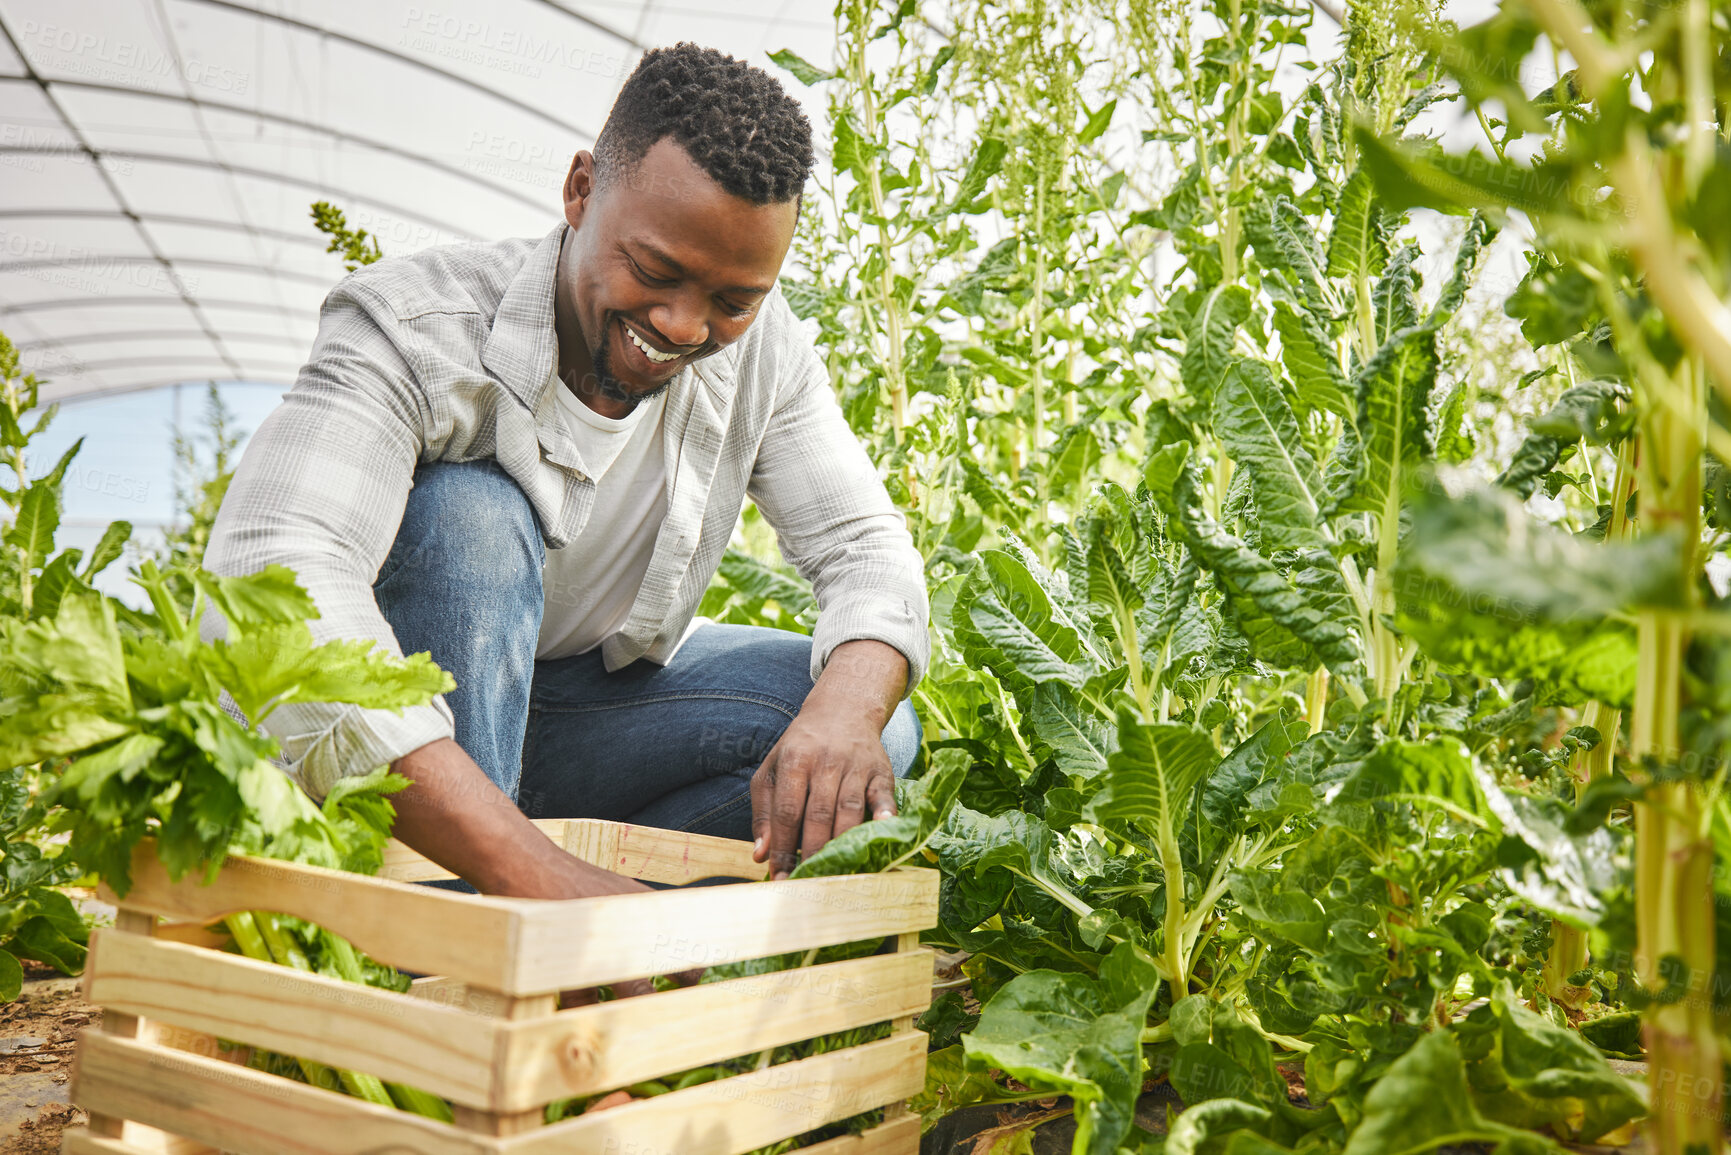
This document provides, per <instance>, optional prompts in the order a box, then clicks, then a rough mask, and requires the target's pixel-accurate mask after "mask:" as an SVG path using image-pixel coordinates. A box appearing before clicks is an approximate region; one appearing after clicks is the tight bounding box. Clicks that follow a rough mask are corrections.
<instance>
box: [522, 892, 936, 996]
mask: <svg viewBox="0 0 1731 1155" xmlns="http://www.w3.org/2000/svg"><path fill="white" fill-rule="evenodd" d="M723 893H725V899H723V897H722V895H723ZM519 909H520V911H521V916H522V923H521V934H522V938H521V939H520V941H519V943H518V949H517V950H516V951H515V952H514V953H513V954H512V956H511V961H512V964H513V966H512V970H511V975H510V981H509V983H508V984H506V985H505V986H503V987H502V988H501V989H505V990H522V991H535V990H563V989H567V988H572V987H590V986H598V985H602V984H606V983H612V982H619V981H623V980H626V979H638V978H648V977H650V976H652V975H664V974H675V973H678V972H680V971H684V970H690V969H694V968H698V967H711V966H718V965H720V964H722V963H732V962H742V961H745V960H747V959H756V958H765V957H767V956H769V955H777V954H785V953H788V952H790V951H800V950H807V949H810V948H812V947H820V946H831V945H833V944H835V943H843V942H856V941H859V940H862V939H868V938H883V937H885V936H887V935H897V934H901V933H903V932H905V931H920V930H924V929H926V928H927V927H930V926H933V925H935V924H936V923H937V920H938V873H937V871H935V870H926V869H912V870H909V869H902V870H893V871H889V872H887V873H885V874H847V875H838V876H835V877H832V878H808V879H797V880H792V881H787V882H777V883H773V884H770V885H765V886H756V885H752V886H734V887H725V888H718V889H698V890H664V891H659V892H657V893H655V894H609V895H603V896H601V897H599V898H585V899H577V900H573V901H566V902H536V903H530V902H524V903H522V904H520V907H519ZM656 927H664V928H667V929H665V930H661V931H656V930H654V929H651V928H656Z"/></svg>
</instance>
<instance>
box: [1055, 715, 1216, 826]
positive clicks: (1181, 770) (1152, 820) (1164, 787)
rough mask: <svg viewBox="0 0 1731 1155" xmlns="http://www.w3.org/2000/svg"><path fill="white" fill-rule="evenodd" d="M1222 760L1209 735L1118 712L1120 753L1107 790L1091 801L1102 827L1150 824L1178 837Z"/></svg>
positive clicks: (1111, 764)
mask: <svg viewBox="0 0 1731 1155" xmlns="http://www.w3.org/2000/svg"><path fill="white" fill-rule="evenodd" d="M1219 764H1220V755H1219V754H1218V753H1216V752H1215V749H1214V743H1213V742H1212V741H1210V740H1209V738H1208V735H1206V734H1204V733H1203V732H1202V731H1200V730H1197V729H1193V728H1192V727H1190V726H1180V725H1177V724H1175V723H1149V722H1144V721H1142V720H1141V719H1140V718H1138V717H1137V716H1136V712H1135V711H1134V710H1132V709H1131V708H1130V707H1128V706H1120V707H1119V709H1118V749H1117V750H1115V751H1114V752H1113V753H1112V755H1111V757H1110V758H1108V759H1107V763H1106V765H1107V770H1106V777H1105V778H1104V779H1103V782H1102V789H1101V790H1100V792H1099V793H1098V794H1096V795H1095V796H1094V797H1093V798H1091V799H1090V800H1089V801H1088V809H1087V812H1088V814H1089V815H1090V816H1091V817H1092V818H1093V819H1095V820H1096V821H1101V820H1105V821H1120V822H1146V823H1149V824H1150V825H1151V826H1152V827H1153V828H1154V829H1155V830H1156V831H1158V832H1159V833H1160V835H1161V836H1162V837H1163V838H1166V839H1170V838H1171V837H1175V836H1176V833H1177V831H1179V830H1180V829H1182V828H1183V826H1184V821H1185V819H1186V818H1187V817H1188V816H1189V815H1190V812H1191V797H1192V795H1194V794H1195V792H1196V788H1197V786H1199V785H1200V784H1201V783H1202V780H1203V779H1204V778H1206V777H1207V776H1208V774H1209V772H1210V771H1212V770H1213V769H1214V768H1215V767H1216V766H1218V765H1219Z"/></svg>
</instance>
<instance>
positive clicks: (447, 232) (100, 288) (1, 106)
mask: <svg viewBox="0 0 1731 1155" xmlns="http://www.w3.org/2000/svg"><path fill="white" fill-rule="evenodd" d="M273 9H274V10H273ZM795 11H797V12H799V13H802V15H799V16H797V17H796V16H790V15H788V13H790V12H795ZM688 39H689V40H696V41H698V42H700V43H705V44H710V45H713V46H715V47H717V48H721V49H723V50H724V51H728V52H731V53H733V54H735V55H737V56H741V57H743V58H745V59H749V60H753V61H754V62H757V63H762V62H763V60H764V55H763V54H764V53H765V52H766V51H770V50H774V49H777V48H782V47H788V46H792V47H795V48H796V49H799V50H802V51H807V52H811V53H814V54H817V55H823V54H824V53H826V52H827V50H828V45H829V43H830V39H831V26H830V21H829V20H828V19H827V16H826V15H825V14H824V12H823V11H822V10H814V9H813V8H812V7H810V6H802V5H795V4H793V3H792V2H791V0H744V2H735V3H731V4H729V5H727V7H726V9H725V11H724V12H722V11H718V10H717V9H716V8H713V7H708V6H700V5H696V4H690V3H687V4H677V3H672V4H670V3H665V2H660V0H422V2H420V3H413V4H410V3H401V2H399V0H359V2H355V0H349V2H347V3H340V2H337V0H297V2H295V3H292V4H271V5H267V4H264V3H262V0H0V331H3V332H5V333H6V334H7V335H8V336H10V337H11V338H12V339H13V341H14V342H15V343H17V344H18V345H19V346H20V348H21V350H22V352H23V357H24V363H25V365H26V367H27V368H29V369H31V370H33V371H34V372H36V373H37V374H38V376H40V377H43V378H44V379H46V380H49V381H50V382H51V383H50V384H49V385H48V386H47V387H46V388H45V389H44V390H43V399H44V400H45V401H48V400H66V399H70V398H74V397H85V396H92V395H95V394H104V393H117V392H125V391H128V390H136V389H146V388H150V387H153V386H157V385H165V384H174V383H179V382H185V381H203V380H219V381H220V380H245V381H260V382H270V383H287V382H290V381H292V380H293V378H294V375H295V371H296V369H297V368H298V367H299V365H300V364H301V362H302V360H303V359H304V358H305V355H306V353H307V351H308V349H309V348H310V346H311V343H312V339H313V335H314V332H315V329H316V325H317V312H318V307H319V302H320V301H321V300H322V299H323V298H324V295H325V293H326V292H327V291H328V290H329V289H330V287H331V285H332V284H333V283H334V282H335V281H336V280H337V279H338V278H339V277H340V276H341V275H342V265H341V264H340V262H339V259H338V258H337V257H336V256H335V255H332V254H330V253H327V252H326V250H325V240H324V238H323V237H322V236H321V235H319V234H318V233H317V232H315V231H314V229H313V227H312V223H311V220H310V218H309V215H308V206H309V205H310V203H311V202H313V201H315V200H321V199H323V200H331V201H334V202H335V203H336V204H337V205H339V206H340V207H341V208H342V209H344V210H345V212H346V213H347V215H348V219H349V222H350V224H351V225H355V226H358V227H361V228H364V229H367V230H368V231H369V232H371V233H374V234H375V235H376V236H377V237H378V239H379V241H380V244H381V245H382V246H383V248H384V250H385V252H386V253H388V254H400V253H405V252H412V251H415V250H418V249H421V248H424V247H426V246H428V245H434V244H443V243H448V242H454V241H465V240H477V239H492V238H497V237H506V236H520V235H537V234H540V233H543V232H544V231H545V230H546V229H547V228H548V227H550V224H551V222H552V220H553V219H554V214H555V213H556V212H557V210H558V203H559V202H558V189H559V185H560V182H561V180H562V178H563V175H564V171H565V167H566V165H567V163H568V162H569V159H570V156H571V154H572V153H573V152H574V151H576V150H577V149H580V148H585V147H588V146H589V145H590V144H591V143H592V142H593V139H594V134H595V132H596V131H597V130H598V129H599V128H600V125H601V122H602V120H603V118H604V117H605V116H606V114H607V110H608V108H609V107H610V106H611V104H612V101H613V97H614V94H615V93H616V92H617V90H618V88H619V85H620V84H621V83H622V82H623V80H624V77H625V75H626V74H627V73H628V72H629V71H630V69H631V67H632V66H633V65H634V64H635V62H636V60H637V57H638V56H639V55H640V54H641V52H642V51H643V50H644V49H645V48H646V47H650V46H654V45H657V44H668V43H673V42H675V41H678V40H688ZM794 87H796V88H797V86H794Z"/></svg>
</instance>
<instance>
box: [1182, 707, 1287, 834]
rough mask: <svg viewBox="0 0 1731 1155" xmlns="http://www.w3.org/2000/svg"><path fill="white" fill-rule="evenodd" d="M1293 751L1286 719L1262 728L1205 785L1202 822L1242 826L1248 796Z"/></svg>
mask: <svg viewBox="0 0 1731 1155" xmlns="http://www.w3.org/2000/svg"><path fill="white" fill-rule="evenodd" d="M1291 749H1292V739H1291V738H1290V737H1288V735H1287V733H1286V722H1285V719H1284V718H1282V717H1281V716H1280V715H1279V714H1276V715H1275V717H1274V718H1273V719H1272V720H1270V721H1267V722H1264V723H1263V724H1262V725H1261V726H1258V727H1257V729H1256V732H1255V733H1254V734H1252V735H1250V737H1248V738H1246V739H1245V740H1244V741H1242V742H1240V743H1239V744H1238V745H1237V746H1236V747H1234V748H1233V750H1232V752H1231V753H1230V754H1228V755H1226V757H1225V758H1223V759H1221V761H1220V765H1218V766H1216V767H1215V768H1214V771H1213V773H1211V774H1209V775H1208V779H1207V781H1205V782H1204V783H1203V784H1202V800H1201V805H1200V807H1199V809H1198V813H1199V814H1200V815H1201V816H1202V820H1203V821H1204V822H1206V823H1208V824H1210V825H1212V826H1215V827H1217V828H1219V829H1221V830H1229V829H1233V828H1235V827H1238V826H1240V825H1242V823H1243V821H1244V811H1245V809H1246V803H1245V799H1246V796H1247V795H1248V794H1249V793H1250V791H1252V790H1254V789H1255V788H1256V787H1257V786H1260V785H1261V784H1262V782H1263V780H1264V779H1265V778H1267V777H1268V774H1269V772H1270V771H1271V770H1272V768H1273V767H1274V766H1275V764H1277V763H1278V762H1279V761H1280V760H1281V759H1283V758H1285V757H1286V754H1287V751H1289V750H1291Z"/></svg>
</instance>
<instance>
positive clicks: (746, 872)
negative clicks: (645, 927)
mask: <svg viewBox="0 0 1731 1155" xmlns="http://www.w3.org/2000/svg"><path fill="white" fill-rule="evenodd" d="M534 822H535V825H536V826H537V827H538V828H539V829H540V831H541V833H543V834H545V835H546V836H547V837H548V838H550V839H552V840H553V841H554V842H557V843H559V844H560V845H561V846H563V847H564V848H565V849H566V850H567V851H569V852H570V853H571V854H573V855H575V856H576V857H578V858H581V859H582V860H583V861H585V862H589V863H593V864H594V865H596V866H599V867H602V868H603V869H605V870H611V871H613V872H614V873H615V874H623V875H624V876H625V877H627V878H638V879H642V880H643V881H645V882H663V883H668V884H671V885H674V886H680V885H683V884H685V883H688V882H696V881H698V880H699V879H704V878H743V879H747V880H761V879H763V878H764V877H765V876H766V875H767V874H768V873H769V871H768V867H766V866H765V865H764V864H763V863H761V862H753V861H752V858H751V844H750V843H748V842H739V841H736V840H734V839H731V838H714V837H711V836H710V835H707V834H687V833H685V832H683V831H679V830H661V829H659V828H657V827H654V826H632V825H631V824H629V823H625V822H603V821H601V820H599V819H595V818H537V819H535V820H534ZM378 877H380V878H389V879H394V880H395V881H397V882H429V881H432V880H434V879H445V878H455V877H456V875H454V874H452V873H451V872H450V871H448V870H446V869H445V868H444V867H442V866H440V865H439V864H438V863H436V862H432V861H429V860H428V859H426V858H423V857H422V856H421V855H419V854H417V853H416V852H415V851H413V850H410V849H409V848H408V847H407V846H404V845H403V844H402V843H401V842H398V841H397V840H396V839H394V838H393V839H391V841H390V842H388V843H386V844H385V864H384V868H383V869H382V870H380V871H379V874H378Z"/></svg>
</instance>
